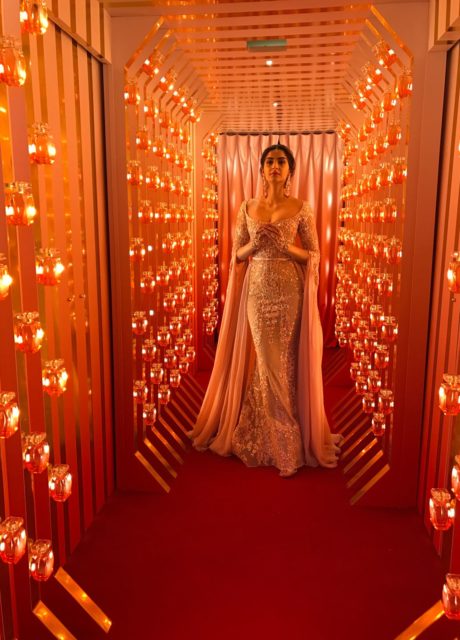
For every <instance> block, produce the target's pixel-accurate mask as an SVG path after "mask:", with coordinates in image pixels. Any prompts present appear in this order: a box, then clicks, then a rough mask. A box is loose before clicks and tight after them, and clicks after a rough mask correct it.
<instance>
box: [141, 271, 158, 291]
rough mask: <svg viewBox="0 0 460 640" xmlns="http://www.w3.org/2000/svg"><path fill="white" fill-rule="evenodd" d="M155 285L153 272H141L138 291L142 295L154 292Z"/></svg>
mask: <svg viewBox="0 0 460 640" xmlns="http://www.w3.org/2000/svg"><path fill="white" fill-rule="evenodd" d="M156 284H157V281H156V278H155V274H154V272H153V271H150V270H149V271H143V272H142V275H141V280H140V290H141V292H142V293H145V294H150V293H153V292H154V291H155V286H156Z"/></svg>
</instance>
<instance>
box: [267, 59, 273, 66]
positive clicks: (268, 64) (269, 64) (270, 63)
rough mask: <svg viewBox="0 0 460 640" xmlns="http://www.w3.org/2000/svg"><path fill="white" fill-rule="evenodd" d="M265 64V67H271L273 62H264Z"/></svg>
mask: <svg viewBox="0 0 460 640" xmlns="http://www.w3.org/2000/svg"><path fill="white" fill-rule="evenodd" d="M265 64H266V65H267V67H271V66H272V64H273V60H265Z"/></svg>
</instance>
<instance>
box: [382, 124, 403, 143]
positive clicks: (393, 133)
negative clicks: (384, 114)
mask: <svg viewBox="0 0 460 640" xmlns="http://www.w3.org/2000/svg"><path fill="white" fill-rule="evenodd" d="M401 140H402V131H401V125H400V124H399V123H398V122H393V123H392V124H390V125H388V129H387V135H386V141H387V143H388V145H389V146H390V147H394V146H396V145H397V144H399V143H400V142H401Z"/></svg>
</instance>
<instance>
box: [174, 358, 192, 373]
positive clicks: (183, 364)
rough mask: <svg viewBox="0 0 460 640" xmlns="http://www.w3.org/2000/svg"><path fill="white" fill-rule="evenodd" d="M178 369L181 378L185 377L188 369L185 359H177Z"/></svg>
mask: <svg viewBox="0 0 460 640" xmlns="http://www.w3.org/2000/svg"><path fill="white" fill-rule="evenodd" d="M177 366H178V368H179V371H180V372H181V374H182V375H183V376H185V375H186V374H187V373H188V370H189V368H190V365H189V363H188V362H187V358H185V357H184V358H179V364H178V365H177Z"/></svg>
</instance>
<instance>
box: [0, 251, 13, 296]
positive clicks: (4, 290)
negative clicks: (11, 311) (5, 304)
mask: <svg viewBox="0 0 460 640" xmlns="http://www.w3.org/2000/svg"><path fill="white" fill-rule="evenodd" d="M5 261H6V258H5V256H4V255H3V254H2V253H0V300H4V299H5V298H6V297H7V296H8V293H9V291H10V287H11V285H12V283H13V278H12V277H11V276H10V274H9V273H8V267H7V266H6V264H2V263H4V262H5Z"/></svg>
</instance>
